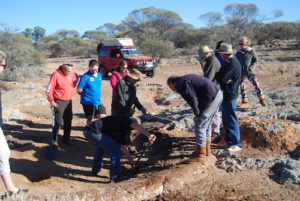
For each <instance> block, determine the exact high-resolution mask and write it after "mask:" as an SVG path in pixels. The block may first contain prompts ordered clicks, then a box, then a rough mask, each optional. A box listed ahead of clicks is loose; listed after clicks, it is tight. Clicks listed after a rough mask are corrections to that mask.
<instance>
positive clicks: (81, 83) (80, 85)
mask: <svg viewBox="0 0 300 201" xmlns="http://www.w3.org/2000/svg"><path fill="white" fill-rule="evenodd" d="M84 86H85V76H81V78H80V80H79V83H78V86H77V93H78V94H79V95H81V94H82V92H83V88H84Z"/></svg>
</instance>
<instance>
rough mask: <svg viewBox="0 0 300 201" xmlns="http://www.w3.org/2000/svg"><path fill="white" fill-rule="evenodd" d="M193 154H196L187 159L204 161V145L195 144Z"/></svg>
mask: <svg viewBox="0 0 300 201" xmlns="http://www.w3.org/2000/svg"><path fill="white" fill-rule="evenodd" d="M195 154H197V155H195V156H192V157H191V158H190V159H189V160H188V161H189V162H200V163H204V162H205V159H206V145H204V146H197V151H196V152H195Z"/></svg>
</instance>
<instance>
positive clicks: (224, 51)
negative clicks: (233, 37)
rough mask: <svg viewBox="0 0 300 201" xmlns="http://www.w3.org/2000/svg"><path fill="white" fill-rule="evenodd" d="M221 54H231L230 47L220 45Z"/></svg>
mask: <svg viewBox="0 0 300 201" xmlns="http://www.w3.org/2000/svg"><path fill="white" fill-rule="evenodd" d="M219 53H221V54H233V51H232V45H231V44H229V43H222V44H221V46H220V49H219Z"/></svg>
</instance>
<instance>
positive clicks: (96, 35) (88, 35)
mask: <svg viewBox="0 0 300 201" xmlns="http://www.w3.org/2000/svg"><path fill="white" fill-rule="evenodd" d="M81 38H83V39H86V40H89V41H91V42H98V43H99V42H100V41H102V40H104V39H105V38H106V35H105V33H104V32H102V31H95V30H91V31H86V32H84V34H83V35H82V36H81Z"/></svg>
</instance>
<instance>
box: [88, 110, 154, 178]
mask: <svg viewBox="0 0 300 201" xmlns="http://www.w3.org/2000/svg"><path fill="white" fill-rule="evenodd" d="M132 129H135V130H137V131H139V132H140V133H142V134H143V135H145V136H146V137H147V138H148V141H149V142H150V143H153V142H154V141H155V139H156V137H155V135H153V134H150V133H149V132H148V131H146V130H145V128H144V127H142V126H141V125H140V124H138V123H137V122H136V121H135V120H134V119H133V118H130V117H126V116H124V115H112V116H107V117H104V118H101V119H98V120H96V121H93V122H91V123H90V124H88V125H87V126H85V128H84V130H83V134H84V136H85V137H86V138H87V139H89V140H91V141H92V142H93V143H94V144H96V146H97V149H96V152H95V155H94V162H93V169H92V174H94V175H96V174H97V173H98V172H100V170H101V167H102V159H103V154H104V150H106V151H108V152H109V156H110V178H111V180H112V181H117V180H118V179H119V177H120V174H121V164H120V158H121V153H120V145H127V144H128V141H127V139H126V138H127V135H128V133H130V131H131V130H132Z"/></svg>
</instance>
